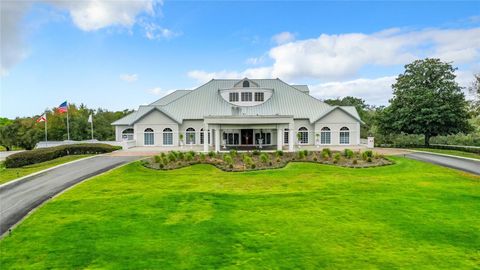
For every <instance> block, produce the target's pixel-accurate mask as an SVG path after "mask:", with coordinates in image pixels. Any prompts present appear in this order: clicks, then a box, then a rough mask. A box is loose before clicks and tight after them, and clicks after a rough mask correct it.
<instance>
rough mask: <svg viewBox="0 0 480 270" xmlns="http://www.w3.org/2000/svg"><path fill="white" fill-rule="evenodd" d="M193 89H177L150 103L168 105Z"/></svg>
mask: <svg viewBox="0 0 480 270" xmlns="http://www.w3.org/2000/svg"><path fill="white" fill-rule="evenodd" d="M191 91H192V90H176V91H174V92H172V93H170V94H168V95H166V96H164V97H162V98H160V99H158V100H156V101H154V102H152V103H150V105H153V106H164V105H167V104H168V103H170V102H172V101H174V100H176V99H178V98H181V97H183V96H185V95H186V94H188V93H190V92H191Z"/></svg>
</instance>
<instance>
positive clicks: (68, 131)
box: [67, 102, 70, 141]
mask: <svg viewBox="0 0 480 270" xmlns="http://www.w3.org/2000/svg"><path fill="white" fill-rule="evenodd" d="M67 140H68V141H70V122H69V121H68V102H67Z"/></svg>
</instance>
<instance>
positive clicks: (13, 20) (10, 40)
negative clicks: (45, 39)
mask: <svg viewBox="0 0 480 270" xmlns="http://www.w3.org/2000/svg"><path fill="white" fill-rule="evenodd" d="M29 8H30V3H28V2H23V1H18V2H13V1H2V3H1V5H0V25H1V27H0V37H1V38H0V55H1V57H0V59H1V63H0V76H6V75H7V74H8V71H9V70H10V68H12V67H13V66H14V65H15V64H16V63H18V62H20V61H21V60H22V59H24V58H25V57H26V56H27V51H26V49H25V48H24V40H23V36H22V35H21V33H22V31H21V20H22V18H23V16H24V15H25V13H26V12H27V11H28V9H29Z"/></svg>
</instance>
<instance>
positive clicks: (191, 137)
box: [185, 127, 195, 144]
mask: <svg viewBox="0 0 480 270" xmlns="http://www.w3.org/2000/svg"><path fill="white" fill-rule="evenodd" d="M185 136H186V139H185V142H186V143H187V144H195V129H194V128H191V127H189V128H187V130H186V131H185Z"/></svg>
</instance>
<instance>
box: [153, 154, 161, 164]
mask: <svg viewBox="0 0 480 270" xmlns="http://www.w3.org/2000/svg"><path fill="white" fill-rule="evenodd" d="M153 159H154V160H155V163H160V162H162V157H161V156H154V157H153Z"/></svg>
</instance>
